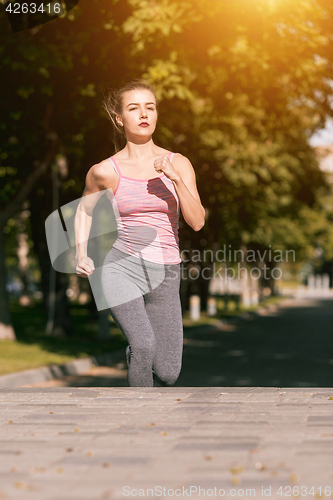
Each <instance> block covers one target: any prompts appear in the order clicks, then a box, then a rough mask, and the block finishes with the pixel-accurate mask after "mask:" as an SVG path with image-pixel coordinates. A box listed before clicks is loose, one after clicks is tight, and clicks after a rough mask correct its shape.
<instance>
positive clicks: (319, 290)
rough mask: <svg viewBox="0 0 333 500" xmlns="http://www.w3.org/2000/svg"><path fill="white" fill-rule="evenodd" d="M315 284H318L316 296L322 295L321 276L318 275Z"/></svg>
mask: <svg viewBox="0 0 333 500" xmlns="http://www.w3.org/2000/svg"><path fill="white" fill-rule="evenodd" d="M315 283H316V288H315V292H316V295H321V290H322V288H321V274H316V277H315Z"/></svg>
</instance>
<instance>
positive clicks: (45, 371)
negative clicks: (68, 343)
mask: <svg viewBox="0 0 333 500" xmlns="http://www.w3.org/2000/svg"><path fill="white" fill-rule="evenodd" d="M124 360H125V349H124V348H122V349H117V350H115V351H111V352H106V353H103V354H99V355H97V356H89V357H88V358H79V359H74V360H73V361H69V362H68V363H63V364H61V365H48V366H42V367H41V368H33V369H31V370H24V371H20V372H15V373H9V374H7V375H2V376H0V388H1V389H4V388H12V387H13V388H14V387H20V386H22V385H27V384H39V383H40V382H48V381H49V380H55V379H58V378H62V377H65V376H66V375H80V374H82V373H85V372H87V371H89V370H90V369H91V365H94V366H103V365H104V366H107V365H112V364H114V363H118V362H120V361H124Z"/></svg>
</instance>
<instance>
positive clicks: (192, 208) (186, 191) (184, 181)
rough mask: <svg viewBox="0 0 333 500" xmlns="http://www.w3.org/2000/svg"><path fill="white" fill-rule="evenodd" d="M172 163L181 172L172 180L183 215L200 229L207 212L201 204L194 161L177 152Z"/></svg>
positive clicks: (196, 229) (191, 224)
mask: <svg viewBox="0 0 333 500" xmlns="http://www.w3.org/2000/svg"><path fill="white" fill-rule="evenodd" d="M172 165H173V166H174V167H175V170H177V172H178V174H179V175H178V176H177V177H176V178H175V179H173V180H172V182H173V185H174V186H175V191H176V193H177V196H178V198H179V203H180V208H181V211H182V214H183V217H184V219H185V221H186V222H187V224H188V225H189V226H191V227H192V228H193V229H194V231H200V229H202V227H203V226H204V225H205V214H206V212H205V209H204V207H203V206H202V204H201V200H200V196H199V193H198V189H197V183H196V177H195V171H194V168H193V166H192V163H191V162H190V160H189V159H188V158H186V156H183V155H181V154H180V153H176V154H175V155H174V159H173V162H172Z"/></svg>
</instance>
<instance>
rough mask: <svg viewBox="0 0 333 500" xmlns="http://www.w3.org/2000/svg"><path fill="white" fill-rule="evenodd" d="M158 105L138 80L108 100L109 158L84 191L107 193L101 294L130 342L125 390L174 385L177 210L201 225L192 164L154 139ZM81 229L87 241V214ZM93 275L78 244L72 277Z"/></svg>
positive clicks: (179, 335)
mask: <svg viewBox="0 0 333 500" xmlns="http://www.w3.org/2000/svg"><path fill="white" fill-rule="evenodd" d="M157 106H158V101H157V99H156V95H155V92H154V89H153V87H152V85H151V84H150V83H149V82H147V81H144V80H134V81H132V82H130V83H128V84H127V85H125V86H124V87H122V88H121V89H119V90H118V91H116V92H114V93H112V94H110V95H109V97H108V98H107V99H106V100H105V102H104V108H105V109H106V111H107V112H108V115H109V117H110V119H111V121H112V123H113V125H114V142H115V151H116V154H114V155H113V156H111V157H110V158H107V159H106V160H103V161H101V162H100V163H98V164H96V165H93V166H92V167H91V168H90V170H89V172H88V174H87V177H86V187H85V191H84V193H83V196H87V195H91V194H93V193H97V192H98V191H102V190H108V191H109V192H112V196H111V198H112V199H111V202H112V204H113V208H114V212H115V216H116V221H117V230H118V236H117V239H116V241H115V243H114V245H113V247H112V248H111V250H110V251H109V252H108V254H107V256H106V258H105V260H104V264H103V269H102V289H103V294H104V297H105V299H106V302H107V304H108V308H109V311H110V314H111V316H112V317H113V319H114V321H115V322H116V324H117V325H118V327H119V328H120V329H121V331H122V332H123V334H124V336H125V338H126V340H127V341H128V344H129V345H128V348H127V354H128V355H129V354H130V356H128V358H129V359H128V365H129V366H128V375H127V381H128V385H129V386H132V387H153V386H154V379H155V380H157V381H158V382H159V383H160V384H161V385H164V386H172V385H173V384H174V383H175V382H176V380H177V379H178V376H179V373H180V370H181V364H182V353H183V324H182V310H181V302H180V295H179V287H180V263H181V258H180V253H179V244H178V243H179V238H178V220H179V209H181V211H182V214H183V217H184V219H185V221H186V222H187V224H189V225H190V226H191V227H192V228H193V229H194V231H199V230H200V229H201V228H202V227H203V225H204V223H205V210H204V208H203V206H202V204H201V201H200V197H199V194H198V191H197V186H196V177H195V172H194V169H193V167H192V164H191V162H190V161H189V160H188V159H187V158H186V157H185V156H183V155H182V154H180V153H174V152H172V151H168V150H166V149H164V148H162V147H159V146H157V145H156V144H155V143H154V141H153V138H152V135H153V132H154V130H155V128H156V124H157V119H158V110H157ZM122 146H123V147H122ZM90 223H91V222H90ZM82 224H83V225H84V227H85V229H84V231H86V233H85V234H86V235H87V238H86V239H87V240H88V234H89V230H90V226H89V220H88V216H87V219H86V221H85V222H84V223H82ZM81 241H83V238H81ZM94 269H95V267H94V263H93V261H92V260H91V259H90V258H89V257H88V256H87V255H86V247H85V248H83V246H81V249H80V252H79V253H78V254H77V267H76V272H77V275H78V276H81V277H88V276H89V274H91V273H92V272H93V270H94Z"/></svg>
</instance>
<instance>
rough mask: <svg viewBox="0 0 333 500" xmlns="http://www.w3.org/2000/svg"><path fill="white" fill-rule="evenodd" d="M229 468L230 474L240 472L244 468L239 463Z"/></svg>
mask: <svg viewBox="0 0 333 500" xmlns="http://www.w3.org/2000/svg"><path fill="white" fill-rule="evenodd" d="M229 470H230V472H231V474H240V473H241V472H243V470H244V469H243V467H242V466H241V465H237V466H235V467H231V468H230V469H229Z"/></svg>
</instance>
